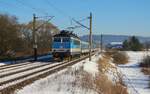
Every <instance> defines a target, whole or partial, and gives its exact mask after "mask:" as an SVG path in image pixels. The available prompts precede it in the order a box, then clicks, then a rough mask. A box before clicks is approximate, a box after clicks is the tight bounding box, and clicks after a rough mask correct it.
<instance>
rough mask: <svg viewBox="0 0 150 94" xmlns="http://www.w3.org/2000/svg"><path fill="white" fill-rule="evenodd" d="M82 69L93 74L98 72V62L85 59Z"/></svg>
mask: <svg viewBox="0 0 150 94" xmlns="http://www.w3.org/2000/svg"><path fill="white" fill-rule="evenodd" d="M83 70H84V71H87V72H88V73H91V74H92V75H95V74H97V73H98V64H97V63H96V62H92V61H86V63H85V64H84V65H83Z"/></svg>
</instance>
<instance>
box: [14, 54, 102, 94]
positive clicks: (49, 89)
mask: <svg viewBox="0 0 150 94" xmlns="http://www.w3.org/2000/svg"><path fill="white" fill-rule="evenodd" d="M98 58H99V56H98V55H97V56H93V57H92V61H91V62H88V59H86V60H83V61H80V62H79V63H77V64H75V65H73V66H70V67H68V68H66V69H64V70H62V71H60V72H58V73H55V74H53V75H50V76H48V77H46V78H44V79H41V80H38V81H35V82H34V83H33V84H31V85H28V86H26V87H24V88H23V89H21V90H18V91H16V94H97V92H95V91H93V90H91V89H89V88H84V87H83V86H82V75H81V74H82V71H81V69H82V70H83V69H85V70H86V71H87V72H89V73H92V74H94V73H95V72H96V71H97V70H96V69H97V65H96V64H95V63H96V61H97V60H98ZM86 63H87V64H86ZM89 63H91V64H89ZM90 66H91V67H90ZM93 68H94V70H93Z"/></svg>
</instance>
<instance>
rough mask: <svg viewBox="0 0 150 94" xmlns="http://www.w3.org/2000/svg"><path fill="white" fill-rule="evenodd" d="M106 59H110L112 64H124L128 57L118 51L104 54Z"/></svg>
mask: <svg viewBox="0 0 150 94" xmlns="http://www.w3.org/2000/svg"><path fill="white" fill-rule="evenodd" d="M104 54H105V56H107V57H112V59H113V63H115V64H126V63H128V59H129V57H128V56H127V54H126V53H125V52H119V51H109V52H106V53H104Z"/></svg>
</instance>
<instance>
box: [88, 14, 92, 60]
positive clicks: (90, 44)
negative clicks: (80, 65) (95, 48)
mask: <svg viewBox="0 0 150 94" xmlns="http://www.w3.org/2000/svg"><path fill="white" fill-rule="evenodd" d="M91 51H92V13H90V34H89V61H91Z"/></svg>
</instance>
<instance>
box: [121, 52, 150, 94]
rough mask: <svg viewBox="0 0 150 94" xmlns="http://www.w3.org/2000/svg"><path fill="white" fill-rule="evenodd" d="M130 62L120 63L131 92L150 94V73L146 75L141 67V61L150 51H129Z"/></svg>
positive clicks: (134, 93) (132, 93)
mask: <svg viewBox="0 0 150 94" xmlns="http://www.w3.org/2000/svg"><path fill="white" fill-rule="evenodd" d="M127 54H128V56H129V63H128V64H125V65H119V68H120V69H121V72H122V73H123V74H124V79H123V80H124V81H125V84H126V85H127V86H128V91H129V93H130V94H150V88H149V87H150V86H149V85H150V75H144V74H143V73H142V72H141V68H140V67H139V63H140V61H141V60H142V59H143V57H144V56H146V55H147V54H149V55H150V52H148V53H147V52H132V51H129V52H127Z"/></svg>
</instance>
